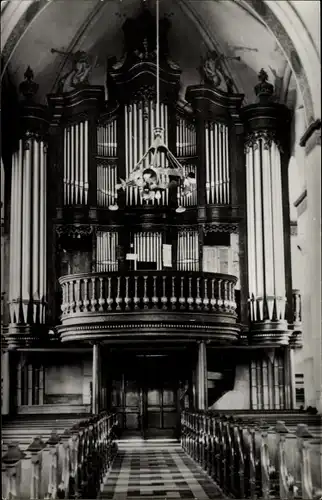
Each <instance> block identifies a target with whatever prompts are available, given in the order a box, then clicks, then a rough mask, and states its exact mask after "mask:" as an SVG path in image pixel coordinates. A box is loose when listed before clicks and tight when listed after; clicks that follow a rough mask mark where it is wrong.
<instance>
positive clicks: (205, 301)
mask: <svg viewBox="0 0 322 500" xmlns="http://www.w3.org/2000/svg"><path fill="white" fill-rule="evenodd" d="M209 302H210V301H209V298H208V278H204V279H203V301H202V303H203V307H204V310H205V311H208V310H209Z"/></svg>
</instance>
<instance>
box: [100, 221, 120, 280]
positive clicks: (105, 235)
mask: <svg viewBox="0 0 322 500" xmlns="http://www.w3.org/2000/svg"><path fill="white" fill-rule="evenodd" d="M117 245H118V233H117V232H112V231H105V232H101V231H99V232H97V233H96V271H97V272H101V271H117V269H118V260H117Z"/></svg>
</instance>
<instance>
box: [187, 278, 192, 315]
mask: <svg viewBox="0 0 322 500" xmlns="http://www.w3.org/2000/svg"><path fill="white" fill-rule="evenodd" d="M187 302H188V305H189V310H190V311H191V310H192V309H193V307H192V304H193V297H192V278H191V277H190V276H189V297H188V299H187Z"/></svg>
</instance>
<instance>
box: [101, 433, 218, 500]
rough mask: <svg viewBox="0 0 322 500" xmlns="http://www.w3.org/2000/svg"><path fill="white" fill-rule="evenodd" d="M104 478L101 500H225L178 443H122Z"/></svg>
mask: <svg viewBox="0 0 322 500" xmlns="http://www.w3.org/2000/svg"><path fill="white" fill-rule="evenodd" d="M118 446H119V449H118V454H117V457H116V458H115V460H114V462H113V465H112V469H111V470H110V471H109V473H108V475H107V476H106V478H105V484H104V488H103V491H102V493H101V494H100V496H99V498H100V499H109V500H140V499H142V498H144V499H145V500H150V499H151V500H152V499H155V498H157V499H158V500H175V499H181V500H188V499H196V500H209V499H217V500H219V499H224V498H225V497H224V496H223V495H222V493H221V492H220V490H219V489H218V487H217V486H216V485H215V483H214V482H213V481H212V480H211V479H210V478H209V477H208V476H207V475H206V473H205V472H204V471H203V470H202V469H201V468H200V467H199V466H198V465H196V463H195V462H194V461H193V460H192V459H191V458H190V457H189V456H188V455H187V454H186V453H185V452H184V451H183V450H182V448H181V447H180V445H179V443H177V442H171V443H164V444H162V442H157V443H155V442H153V441H152V442H150V441H145V442H141V441H139V442H136V441H132V442H123V441H120V442H119V443H118Z"/></svg>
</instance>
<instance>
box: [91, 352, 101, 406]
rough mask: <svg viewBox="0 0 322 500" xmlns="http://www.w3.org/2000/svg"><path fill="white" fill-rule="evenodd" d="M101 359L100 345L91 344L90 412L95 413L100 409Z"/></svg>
mask: <svg viewBox="0 0 322 500" xmlns="http://www.w3.org/2000/svg"><path fill="white" fill-rule="evenodd" d="M100 365H101V359H100V345H99V344H98V343H95V344H93V364H92V413H93V415H96V414H97V413H99V411H100V393H101V388H100V386H101V377H100V373H101V369H100V368H101V366H100Z"/></svg>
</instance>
